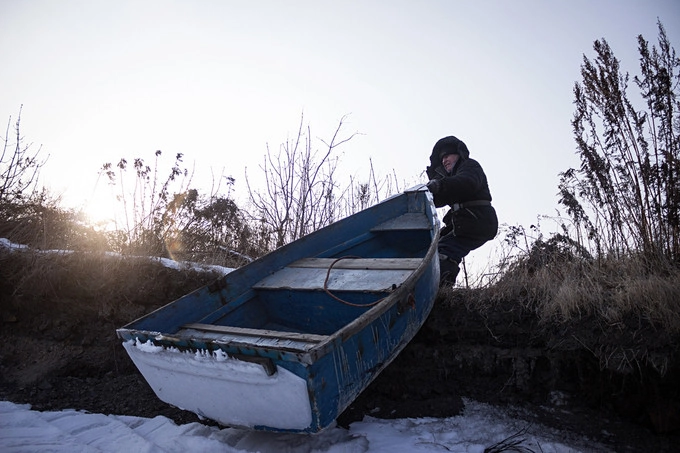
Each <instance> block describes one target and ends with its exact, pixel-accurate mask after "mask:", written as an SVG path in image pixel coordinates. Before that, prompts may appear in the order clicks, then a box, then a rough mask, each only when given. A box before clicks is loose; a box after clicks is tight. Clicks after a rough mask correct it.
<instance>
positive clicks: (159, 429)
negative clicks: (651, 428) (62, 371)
mask: <svg viewBox="0 0 680 453" xmlns="http://www.w3.org/2000/svg"><path fill="white" fill-rule="evenodd" d="M517 433H520V435H519V436H516V437H515V438H514V439H511V440H509V442H513V441H520V440H521V441H522V442H521V444H520V445H521V447H523V449H519V448H517V449H510V450H505V451H512V452H527V453H528V452H536V453H567V452H569V453H572V452H574V453H575V452H584V453H585V452H607V451H611V450H608V449H607V448H605V447H603V446H601V445H597V444H593V443H590V442H589V441H588V439H585V438H578V437H574V436H573V435H570V434H568V433H565V432H560V431H557V430H553V429H550V428H547V427H544V426H538V425H530V426H529V425H528V423H527V422H526V421H523V420H520V419H518V418H517V417H512V416H510V415H508V414H507V413H504V412H502V411H501V410H500V409H498V408H496V407H492V406H488V405H485V404H482V403H477V402H474V401H469V400H466V401H465V411H464V413H463V414H462V415H460V416H457V417H451V418H446V419H436V418H420V419H397V420H379V419H374V418H370V417H367V418H365V419H364V420H363V421H361V422H355V423H353V424H351V425H350V427H349V430H346V429H343V428H340V427H331V428H328V429H326V430H324V431H322V432H321V433H318V434H308V435H301V434H279V433H268V432H257V431H248V430H240V429H234V428H218V427H214V426H207V425H203V424H201V423H189V424H186V425H176V424H175V423H174V422H173V421H172V420H170V419H168V418H165V417H161V416H158V417H155V418H141V417H131V416H120V415H105V414H92V413H86V412H80V411H74V410H66V411H60V412H37V411H33V410H31V408H30V406H29V405H25V404H14V403H11V402H7V401H2V402H0V451H1V452H3V453H10V452H64V453H72V452H83V453H89V452H126V453H133V452H134V453H138V452H149V453H151V452H154V453H155V452H181V453H185V452H192V453H193V452H225V453H242V452H260V453H269V452H271V453H284V452H295V453H298V452H300V453H315V452H319V453H320V452H329V453H341V452H342V453H363V452H385V453H399V452H404V453H417V452H461V453H462V452H465V453H483V452H484V451H485V448H488V447H490V446H492V445H493V444H496V443H498V442H501V441H503V440H505V439H508V438H510V437H511V436H514V435H515V434H517ZM494 451H497V452H500V451H503V450H494Z"/></svg>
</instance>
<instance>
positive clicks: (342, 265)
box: [117, 187, 439, 432]
mask: <svg viewBox="0 0 680 453" xmlns="http://www.w3.org/2000/svg"><path fill="white" fill-rule="evenodd" d="M438 238H439V221H438V219H437V215H436V211H435V207H434V204H433V203H432V198H431V195H430V193H429V192H428V191H427V190H426V189H424V188H420V187H419V188H414V189H410V190H407V191H405V192H404V193H401V194H399V195H396V196H393V197H391V198H389V199H387V200H385V201H383V202H381V203H378V204H376V205H375V206H372V207H370V208H367V209H365V210H363V211H361V212H359V213H357V214H354V215H352V216H350V217H347V218H345V219H343V220H340V221H338V222H336V223H333V224H332V225H330V226H327V227H325V228H323V229H321V230H318V231H316V232H314V233H312V234H309V235H307V236H305V237H303V238H301V239H299V240H297V241H295V242H292V243H290V244H288V245H286V246H284V247H281V248H279V249H277V250H276V251H274V252H272V253H270V254H268V255H266V256H264V257H262V258H260V259H258V260H255V261H253V262H252V263H249V264H248V265H246V266H244V267H241V268H239V269H236V270H234V271H233V272H231V273H229V274H227V275H226V276H224V277H222V278H220V279H218V280H217V281H215V282H214V283H212V284H210V285H207V286H205V287H203V288H200V289H198V290H196V291H194V292H192V293H190V294H187V295H186V296H184V297H181V298H180V299H178V300H176V301H174V302H171V303H170V304H168V305H166V306H164V307H162V308H160V309H158V310H156V311H154V312H152V313H150V314H148V315H146V316H144V317H142V318H140V319H137V320H136V321H133V322H132V323H130V324H128V325H126V326H124V327H122V328H120V329H118V330H117V334H118V337H119V338H120V339H122V340H123V346H124V347H125V349H126V350H127V352H128V354H129V355H130V357H131V358H132V360H133V362H134V363H135V365H136V366H137V367H138V368H139V370H140V372H141V373H142V375H143V376H144V378H145V379H146V380H147V382H148V383H149V384H150V385H151V387H152V388H153V390H154V392H155V393H156V395H157V396H158V398H160V399H161V400H163V401H165V402H167V403H169V404H171V405H174V406H177V407H179V408H182V409H185V410H189V411H192V412H195V413H196V414H198V415H199V416H201V417H205V418H208V419H211V420H215V421H217V422H219V423H220V424H222V425H226V426H233V427H244V428H250V429H261V430H270V431H287V432H317V431H320V430H322V429H323V428H325V427H327V426H329V425H330V424H331V423H333V421H334V420H335V419H336V418H337V417H338V415H340V414H341V413H342V411H343V410H344V409H345V408H346V407H347V406H348V405H349V404H350V403H351V402H352V401H354V399H355V398H356V397H357V396H358V395H359V393H361V391H363V390H364V389H365V388H366V387H367V386H368V384H369V383H370V382H371V381H372V380H373V379H375V377H376V376H377V375H378V374H379V373H380V372H381V371H382V370H383V369H384V368H385V367H386V366H387V365H388V364H389V363H390V362H391V361H392V360H393V359H394V358H395V357H396V356H397V354H399V352H400V351H401V350H402V349H403V348H404V347H405V346H406V345H407V344H408V342H409V341H410V340H411V339H412V338H413V336H414V335H415V334H416V332H417V331H418V329H420V327H421V326H422V325H423V323H424V322H425V319H426V318H427V316H428V315H429V313H430V310H431V309H432V305H433V303H434V299H435V297H436V294H437V291H438V286H439V259H438V254H437V241H438Z"/></svg>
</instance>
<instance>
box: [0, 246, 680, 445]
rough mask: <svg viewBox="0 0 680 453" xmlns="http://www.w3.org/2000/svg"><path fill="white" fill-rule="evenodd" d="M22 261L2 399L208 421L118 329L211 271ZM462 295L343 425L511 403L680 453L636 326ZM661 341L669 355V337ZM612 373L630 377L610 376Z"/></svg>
mask: <svg viewBox="0 0 680 453" xmlns="http://www.w3.org/2000/svg"><path fill="white" fill-rule="evenodd" d="M18 255H19V254H4V255H0V277H1V278H0V322H1V324H0V342H1V344H2V345H3V347H2V348H1V349H0V398H2V399H5V400H10V401H14V402H17V403H30V404H32V405H33V407H34V408H35V409H38V410H60V409H66V408H73V409H80V410H86V411H91V412H98V413H113V414H124V415H136V416H145V417H153V416H156V415H164V416H167V417H169V418H172V419H174V420H175V421H177V422H179V423H185V422H190V421H198V418H197V417H196V416H195V415H194V414H191V413H188V412H184V411H180V410H178V409H176V408H173V407H171V406H169V405H167V404H165V403H162V402H161V401H160V400H158V399H157V398H156V397H155V395H154V394H153V392H152V391H151V390H150V388H149V387H148V385H147V384H146V383H145V381H144V380H143V378H142V377H141V375H140V374H139V373H138V372H137V370H136V368H135V367H134V365H133V364H132V363H131V361H130V360H129V358H128V357H127V355H126V354H125V351H124V349H123V348H122V347H121V345H120V343H119V341H118V340H117V339H116V336H115V329H116V328H117V327H120V326H122V325H124V324H126V323H128V322H129V321H131V320H133V319H135V318H137V317H138V316H141V315H143V314H146V313H148V312H149V311H151V310H153V309H154V308H156V307H159V306H162V305H164V304H165V303H167V302H169V301H171V300H173V299H175V298H177V297H179V296H181V295H183V294H185V293H187V292H189V291H191V290H193V289H195V288H197V287H199V286H201V285H203V284H205V283H207V282H209V281H211V280H212V279H213V278H214V277H215V276H214V275H206V274H201V273H196V272H190V271H181V272H180V271H176V270H172V269H168V268H165V267H163V266H160V265H158V264H157V263H149V262H146V261H138V260H121V259H108V260H104V259H102V257H101V256H99V257H98V256H87V255H86V256H83V255H81V256H60V257H54V258H49V259H48V258H45V257H42V258H36V257H30V256H18ZM465 297H466V292H465V291H463V290H460V291H454V292H452V293H448V292H447V293H446V294H440V296H439V298H438V300H437V303H436V305H435V309H434V311H433V313H432V314H431V316H430V318H429V319H428V322H427V323H426V325H425V326H424V327H423V329H422V330H421V331H420V332H419V334H418V335H417V336H416V338H415V339H414V341H412V342H411V343H410V344H409V345H408V347H407V348H406V349H405V350H404V351H403V352H402V354H401V355H400V356H399V357H398V358H397V359H396V360H395V361H394V362H393V363H392V364H391V365H390V366H389V367H388V368H387V369H386V370H385V371H384V372H383V373H382V374H381V375H380V376H379V377H378V378H377V379H376V381H375V382H374V383H373V384H372V385H371V386H370V387H369V388H368V389H367V390H366V391H365V392H364V393H363V394H362V395H361V396H360V397H359V398H358V399H357V400H356V401H355V402H354V404H352V405H351V406H350V408H348V409H347V410H346V411H345V413H344V414H343V415H342V416H341V417H340V419H339V423H340V424H341V425H347V424H349V423H351V422H352V421H353V420H358V419H361V418H362V417H363V416H364V415H367V414H370V415H371V416H374V417H385V418H394V417H398V418H402V417H425V416H430V417H447V416H453V415H457V414H459V413H460V411H461V410H462V409H463V408H464V402H463V398H472V399H475V400H478V401H484V402H489V403H492V404H498V405H512V406H513V407H514V408H515V409H516V411H517V414H518V417H523V418H525V419H526V420H527V424H529V423H531V422H537V423H543V424H547V425H551V426H554V427H556V428H560V429H569V430H572V431H574V432H576V433H581V434H583V435H584V436H588V437H589V438H592V439H596V440H598V441H600V442H603V443H605V444H608V445H611V446H612V449H613V450H614V451H621V452H623V451H631V452H632V451H655V452H663V451H668V452H670V451H677V449H676V448H677V447H676V446H677V445H679V444H678V441H680V431H679V428H680V415H679V414H680V404H679V401H680V395H679V392H680V390H679V388H678V387H680V386H678V385H677V382H680V373H679V367H678V363H677V360H675V361H673V360H666V362H665V364H666V368H665V370H663V371H664V376H663V378H662V377H661V375H660V373H659V371H658V370H657V369H655V368H658V363H659V360H660V358H659V357H661V356H660V355H659V356H658V357H656V358H655V357H652V356H653V355H654V354H653V351H652V352H650V350H649V349H648V350H647V351H648V352H647V353H648V355H649V357H648V360H638V361H634V360H631V359H630V357H628V359H627V360H624V359H622V358H619V359H618V362H617V361H616V357H615V354H614V352H615V351H617V350H619V349H621V348H618V349H617V348H616V347H615V346H616V345H617V344H619V345H620V344H628V343H626V342H627V341H628V340H627V339H626V338H625V329H623V330H621V329H619V331H618V332H609V333H606V332H604V331H603V330H602V329H601V328H596V327H595V326H594V325H591V323H590V322H589V321H588V320H582V322H580V323H578V324H576V325H572V326H560V327H559V328H557V327H554V326H553V327H546V326H540V325H539V324H538V322H537V320H536V319H535V318H534V317H533V316H531V315H530V314H528V313H525V312H522V310H520V309H519V308H518V307H517V306H516V304H513V303H511V302H508V303H505V304H497V305H496V306H495V307H494V308H493V310H491V311H489V312H486V314H481V313H477V312H474V311H471V310H468V309H467V308H466V304H465ZM654 335H656V337H654ZM650 337H654V338H652V339H650V340H649V341H650V342H654V341H656V342H658V343H659V345H660V346H659V347H660V348H662V346H663V344H662V342H661V340H662V339H663V338H660V337H659V335H658V332H656V333H655V332H653V331H650ZM637 341H639V339H637ZM665 341H668V339H665ZM676 344H677V342H676ZM598 347H599V349H597V348H598ZM594 348H595V349H594ZM607 351H609V352H611V354H609V352H607ZM657 352H658V354H661V352H659V351H657ZM607 354H609V357H610V360H609V361H607V362H604V361H603V359H602V358H603V357H607ZM631 354H632V353H631ZM665 354H666V355H665V357H666V358H668V357H671V358H672V357H676V356H674V355H673V351H665ZM624 358H625V355H624ZM626 363H628V364H631V363H633V364H636V365H637V366H638V369H636V370H632V371H631V370H630V369H627V368H626V367H625V364H626ZM607 364H609V365H611V367H619V368H620V369H619V370H618V371H617V370H616V369H611V367H610V368H606V366H604V369H603V365H607Z"/></svg>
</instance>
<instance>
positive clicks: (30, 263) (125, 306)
mask: <svg viewBox="0 0 680 453" xmlns="http://www.w3.org/2000/svg"><path fill="white" fill-rule="evenodd" d="M216 277H217V274H212V273H205V272H196V271H191V270H183V271H177V270H174V269H169V268H167V267H165V266H163V265H162V264H160V263H158V262H156V261H151V260H146V259H139V258H135V257H124V256H120V255H114V254H106V253H91V252H73V253H67V252H50V253H42V252H40V251H32V250H28V251H13V252H9V251H6V250H4V251H3V250H0V280H1V283H0V296H1V297H0V309H1V311H2V313H3V315H4V316H10V317H11V316H15V317H16V316H31V315H36V314H50V313H51V314H57V313H59V315H60V316H71V317H77V318H78V317H87V316H92V315H94V316H97V317H98V318H102V319H107V320H110V321H111V322H112V323H115V324H120V323H127V322H129V321H131V320H132V319H134V318H136V317H138V316H141V315H143V314H145V313H144V312H143V311H140V304H141V305H142V306H146V307H157V306H159V305H162V304H164V303H167V302H170V301H172V300H174V299H175V298H178V297H180V296H182V295H184V294H186V293H187V292H189V291H190V290H192V289H195V288H198V287H200V286H202V285H204V284H206V283H208V282H210V281H212V280H213V279H214V278H216ZM141 294H145V295H147V296H146V297H148V300H144V301H140V300H139V298H140V295H141ZM148 295H151V296H150V297H149V296H148ZM132 301H134V303H132ZM142 310H143V308H142Z"/></svg>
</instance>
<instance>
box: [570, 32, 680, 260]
mask: <svg viewBox="0 0 680 453" xmlns="http://www.w3.org/2000/svg"><path fill="white" fill-rule="evenodd" d="M658 27H659V47H658V48H657V47H656V46H653V47H652V48H651V49H650V48H649V44H648V42H647V41H645V39H644V38H643V37H642V36H638V44H639V53H640V69H641V75H640V76H639V77H638V76H636V77H635V78H634V81H635V83H636V85H637V86H638V88H639V89H640V94H641V96H642V99H643V100H644V101H645V103H646V105H645V107H644V108H641V109H638V108H636V107H635V106H634V104H633V102H632V101H631V100H630V98H629V96H628V82H629V80H630V77H629V75H628V73H625V74H624V73H622V72H621V70H620V66H619V60H617V59H616V57H615V56H614V53H613V52H612V50H611V48H610V47H609V44H608V43H607V41H606V40H604V39H602V40H598V41H595V44H594V46H593V48H594V50H595V53H596V57H595V59H594V60H590V59H588V58H586V57H585V56H584V58H583V60H584V61H583V65H582V66H581V75H582V79H583V82H582V83H576V84H575V86H574V96H575V102H574V104H575V105H576V112H575V113H574V118H573V120H572V126H573V130H574V137H575V140H576V144H577V153H578V155H579V156H580V158H581V166H580V168H578V169H573V168H571V169H568V170H567V171H565V172H563V173H561V179H560V185H559V191H560V197H561V198H560V201H559V202H560V204H562V205H564V206H565V207H566V208H567V213H568V214H569V215H570V216H571V217H572V219H573V220H574V224H575V225H576V227H577V229H578V230H579V231H581V230H582V231H584V233H585V234H583V235H582V236H583V237H585V238H586V239H587V240H588V241H590V242H591V243H592V244H593V247H594V249H595V252H596V253H597V254H600V255H603V256H604V255H617V254H621V255H626V254H630V253H643V254H646V255H649V256H657V255H662V256H666V257H669V258H670V259H672V260H676V261H677V260H679V259H680V183H679V182H680V179H679V176H678V175H680V139H679V137H680V99H679V97H678V95H679V94H680V91H678V90H680V59H678V58H677V57H676V54H675V50H674V49H673V48H672V47H671V45H670V43H669V41H668V37H667V36H666V32H665V30H664V28H663V26H662V25H661V23H660V22H659V23H658Z"/></svg>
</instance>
